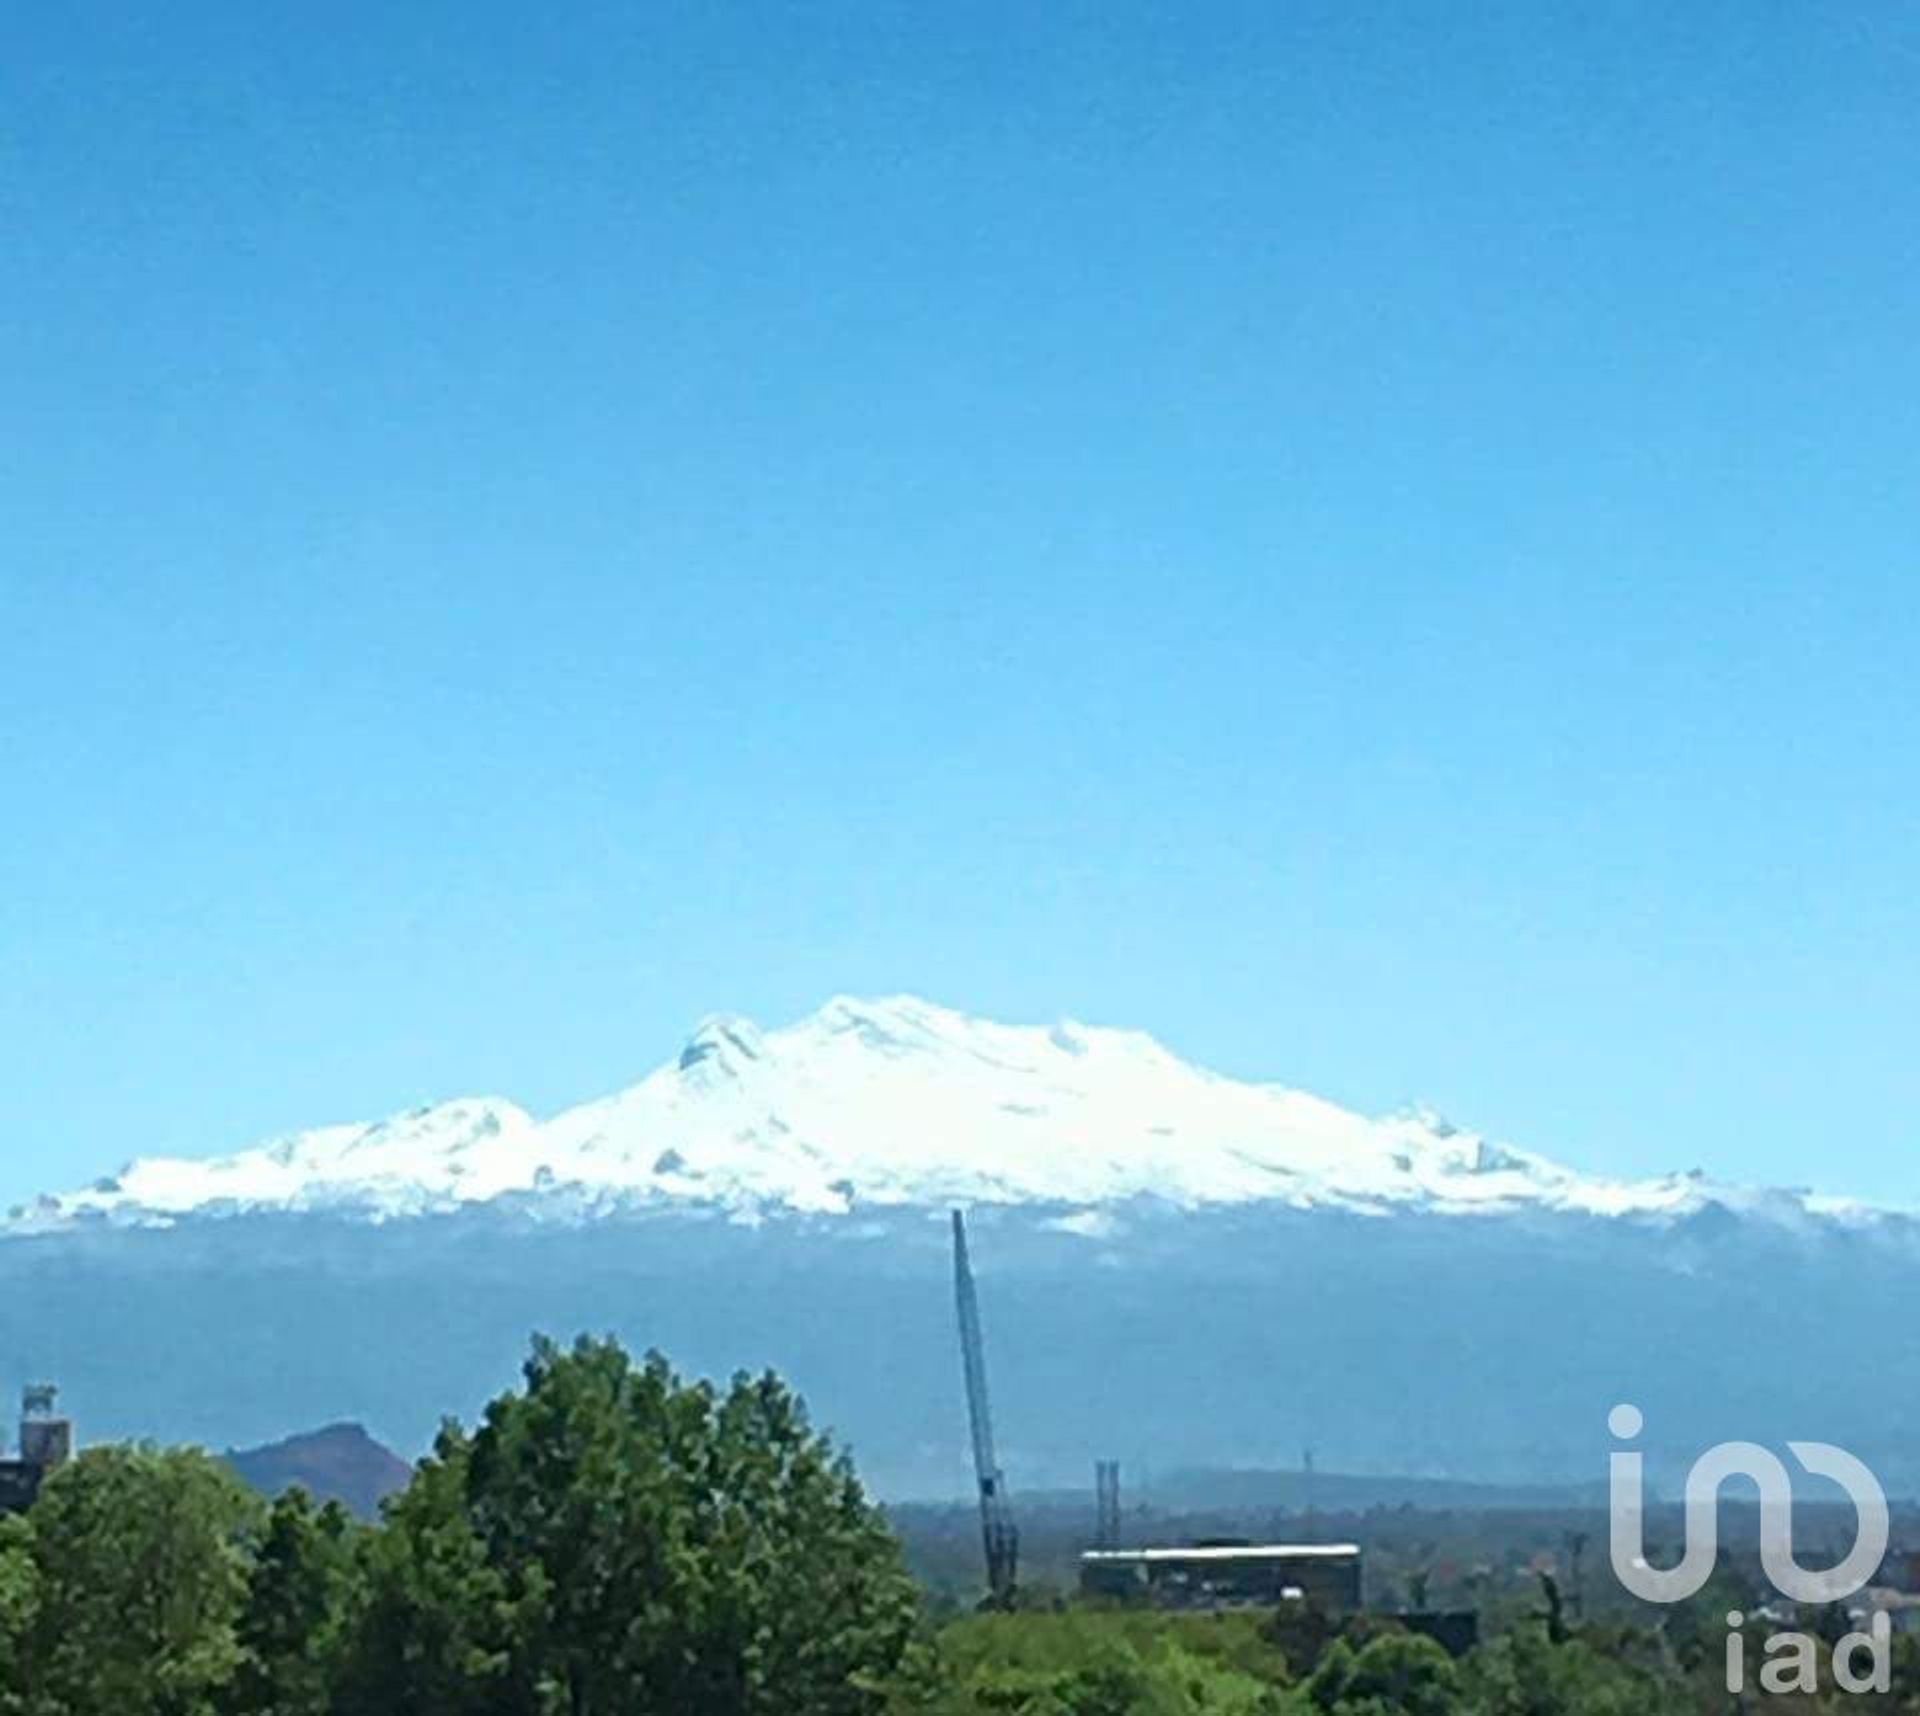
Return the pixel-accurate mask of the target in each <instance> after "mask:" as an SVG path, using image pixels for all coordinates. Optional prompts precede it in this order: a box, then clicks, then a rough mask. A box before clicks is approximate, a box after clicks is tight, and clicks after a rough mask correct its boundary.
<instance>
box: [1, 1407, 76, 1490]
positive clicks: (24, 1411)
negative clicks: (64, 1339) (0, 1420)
mask: <svg viewBox="0 0 1920 1716" xmlns="http://www.w3.org/2000/svg"><path fill="white" fill-rule="evenodd" d="M59 1400H60V1393H59V1390H58V1389H56V1388H54V1387H53V1386H52V1385H51V1384H50V1383H35V1384H33V1385H32V1386H30V1387H28V1388H26V1389H24V1390H23V1391H22V1392H21V1396H20V1452H19V1453H18V1455H16V1456H15V1457H14V1458H13V1459H11V1460H0V1513H24V1512H26V1510H27V1509H28V1508H30V1507H32V1506H33V1503H34V1498H35V1497H37V1496H38V1495H39V1494H40V1486H41V1485H42V1484H43V1483H45V1482H46V1479H47V1474H48V1473H49V1472H54V1471H58V1470H59V1469H60V1467H62V1466H64V1465H65V1464H66V1463H67V1462H68V1461H69V1460H70V1459H72V1458H73V1422H72V1420H71V1419H67V1418H62V1417H60V1416H59V1413H58V1406H59Z"/></svg>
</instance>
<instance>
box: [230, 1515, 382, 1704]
mask: <svg viewBox="0 0 1920 1716" xmlns="http://www.w3.org/2000/svg"><path fill="white" fill-rule="evenodd" d="M358 1536H359V1532H358V1531H357V1529H356V1527H355V1526H354V1523H353V1521H352V1519H351V1518H350V1516H349V1515H348V1514H347V1512H346V1510H345V1509H344V1508H342V1507H341V1506H340V1505H339V1504H338V1503H337V1502H329V1503H328V1504H327V1505H326V1506H325V1507H315V1506H314V1504H313V1501H312V1499H311V1498H310V1497H309V1496H308V1495H307V1493H306V1491H304V1490H301V1489H292V1490H289V1491H287V1493H286V1494H285V1495H283V1496H281V1497H280V1498H279V1500H278V1501H276V1502H275V1503H274V1504H273V1509H272V1512H271V1513H270V1514H269V1516H268V1518H267V1524H266V1529H265V1531H264V1533H263V1534H262V1536H261V1539H260V1544H259V1548H258V1550H257V1551H256V1553H255V1556H254V1560H253V1565H252V1567H251V1569H250V1570H249V1573H248V1579H247V1592H246V1599H245V1602H244V1603H243V1605H242V1607H241V1611H240V1616H239V1620H238V1622H237V1624H236V1632H237V1635H238V1638H239V1642H240V1649H241V1657H240V1663H239V1667H238V1670H237V1672H236V1673H235V1676H234V1680H233V1684H232V1687H231V1690H230V1692H229V1694H228V1696H227V1698H226V1700H225V1705H226V1708H227V1710H228V1711H229V1712H231V1716H326V1713H327V1711H328V1710H329V1708H330V1706H331V1700H332V1696H333V1688H334V1683H335V1681H336V1679H337V1677H338V1668H339V1664H338V1657H339V1652H340V1648H341V1644H342V1629H343V1626H344V1624H345V1622H346V1620H347V1617H348V1615H349V1612H350V1607H351V1604H352V1602H353V1599H354V1595H355V1590H356V1579H357V1575H358V1573H359V1557H358V1554H357V1549H358V1543H357V1538H358Z"/></svg>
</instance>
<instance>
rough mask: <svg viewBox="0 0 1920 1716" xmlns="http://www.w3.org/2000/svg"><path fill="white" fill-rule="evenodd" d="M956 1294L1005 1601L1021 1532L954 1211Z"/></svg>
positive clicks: (985, 1525) (997, 1590) (998, 1591)
mask: <svg viewBox="0 0 1920 1716" xmlns="http://www.w3.org/2000/svg"><path fill="white" fill-rule="evenodd" d="M953 1297H954V1304H955V1306H956V1308H957V1309H958V1311H959V1314H960V1364H961V1368H962V1370H963V1371H964V1372H965V1374H966V1381H967V1428H968V1430H969V1432H970V1433H971V1435H972V1438H973V1474H974V1479H975V1481H976V1482H977V1483H978V1485H979V1487H980V1541H981V1547H982V1549H983V1550H984V1551H985V1554H986V1561H987V1595H988V1598H989V1600H990V1601H992V1602H994V1603H996V1604H999V1605H1001V1606H1006V1605H1008V1604H1010V1603H1011V1602H1012V1600H1013V1589H1014V1581H1015V1577H1016V1575H1017V1572H1018V1568H1019V1561H1020V1533H1019V1532H1018V1530H1017V1529H1015V1526H1014V1523H1013V1514H1012V1511H1011V1509H1009V1508H1008V1506H1007V1484H1006V1479H1005V1477H1004V1476H1003V1475H1002V1473H1001V1471H1000V1465H999V1462H998V1460H996V1459H995V1458H994V1452H993V1411H992V1408H991V1407H990V1406H989V1405H988V1403H987V1355H986V1347H985V1344H984V1343H983V1342H982V1340H981V1338H980V1296H979V1294H978V1293H977V1292H975V1290H974V1285H973V1265H972V1263H971V1262H970V1261H969V1259H968V1256H967V1222H966V1217H965V1216H963V1215H962V1214H961V1213H960V1211H958V1210H955V1211H954V1212H953Z"/></svg>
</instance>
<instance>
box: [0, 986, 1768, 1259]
mask: <svg viewBox="0 0 1920 1716" xmlns="http://www.w3.org/2000/svg"><path fill="white" fill-rule="evenodd" d="M1729 1195H1731V1196H1736V1197H1737V1196H1738V1194H1724V1193H1722V1192H1720V1191H1717V1190H1716V1189H1715V1188H1713V1187H1712V1186H1711V1185H1709V1184H1706V1183H1703V1182H1699V1181H1691V1180H1684V1179H1675V1178H1669V1179H1666V1180H1660V1181H1649V1182H1641V1183H1634V1184H1622V1183H1616V1182H1610V1181H1605V1180H1600V1179H1594V1178H1590V1177H1586V1176H1583V1175H1580V1174H1577V1173H1575V1172H1573V1171H1572V1170H1570V1169H1567V1168H1564V1167H1561V1166H1559V1165H1558V1164H1556V1163H1554V1162H1552V1161H1549V1160H1548V1159H1546V1158H1544V1157H1540V1156H1536V1155H1532V1154H1529V1153H1526V1152H1523V1151H1519V1150H1515V1149H1512V1148H1509V1147H1507V1146H1504V1145H1500V1144H1497V1143H1495V1142H1493V1141H1491V1140H1488V1139H1486V1138H1483V1137H1481V1136H1480V1135H1478V1134H1476V1133H1474V1132H1471V1131H1469V1130H1466V1129H1463V1128H1460V1127H1457V1126H1455V1125H1453V1124H1452V1123H1451V1122H1448V1121H1446V1120H1443V1119H1442V1118H1441V1117H1440V1116H1438V1115H1436V1114H1433V1113H1431V1112H1428V1111H1423V1110H1415V1111H1413V1112H1410V1113H1403V1114H1399V1115H1392V1116H1388V1117H1386V1118H1384V1119H1369V1118H1367V1117H1365V1116H1363V1115H1359V1114H1356V1113H1353V1112H1352V1111H1350V1110H1348V1109H1344V1108H1341V1107H1339V1106H1337V1105H1336V1104H1333V1103H1330V1102H1326V1101H1323V1100H1322V1099H1320V1098H1318V1097H1314V1096H1311V1095H1308V1094H1306V1093H1304V1092H1301V1091H1297V1090H1292V1089H1289V1088H1286V1087H1284V1086H1280V1085H1274V1084H1253V1083H1243V1082H1240V1081H1238V1080H1235V1079H1231V1078H1227V1077H1224V1076H1222V1075H1220V1074H1217V1073H1212V1072H1209V1071H1206V1070H1205V1069H1203V1068H1200V1067H1197V1066H1194V1065H1192V1064H1190V1063H1188V1062H1186V1061H1184V1060H1182V1059H1181V1058H1180V1057H1179V1056H1177V1055H1175V1054H1173V1053H1171V1052H1170V1051H1169V1050H1167V1049H1166V1048H1164V1047H1163V1046H1162V1045H1161V1044H1160V1043H1158V1042H1156V1041H1155V1040H1154V1039H1153V1038H1152V1037H1150V1036H1147V1035H1145V1034H1144V1033H1141V1032H1137V1031H1127V1030H1115V1029H1110V1028H1108V1027H1104V1026H1092V1025H1085V1024H1081V1023H1079V1022H1077V1021H1074V1020H1061V1021H1058V1022H1056V1023H1054V1024H1052V1025H1047V1026H1030V1025H1006V1024H1000V1023H997V1022H995V1021H993V1020H989V1019H984V1018H979V1017H975V1016H972V1015H969V1014H965V1013H961V1012H957V1011H955V1010H953V1009H951V1008H947V1007H942V1006H939V1005H937V1004H935V1003H933V1002H930V1001H926V1000H922V999H920V998H919V997H917V996H911V995H892V996H886V997H881V998H877V999H865V998H861V997H857V996H851V995H836V996H835V997H834V998H833V999H831V1000H830V1001H828V1002H827V1003H826V1004H825V1005H824V1006H823V1007H821V1008H820V1009H819V1010H818V1011H817V1012H815V1013H813V1014H811V1015H809V1016H808V1017H806V1018H804V1019H801V1020H799V1021H798V1022H797V1023H795V1024H792V1025H788V1026H785V1027H782V1028H780V1029H777V1030H773V1031H763V1030H762V1029H761V1028H760V1027H759V1026H758V1025H756V1024H755V1023H754V1022H753V1021H752V1020H750V1019H747V1018H744V1017H742V1016H740V1015H737V1014H730V1013H720V1014H713V1015H710V1016H709V1017H707V1018H706V1019H704V1020H702V1021H701V1022H700V1024H699V1025H698V1026H697V1027H696V1028H695V1030H694V1031H693V1033H692V1035H691V1036H690V1037H689V1038H688V1039H687V1041H686V1043H685V1044H684V1046H683V1047H682V1048H681V1050H680V1052H679V1054H678V1055H677V1056H675V1057H674V1058H673V1059H671V1060H670V1061H668V1062H667V1063H666V1064H665V1065H663V1066H662V1067H660V1068H659V1069H658V1070H656V1071H655V1072H654V1073H652V1074H650V1075H649V1076H648V1077H646V1078H645V1079H643V1080H642V1081H641V1082H640V1083H638V1084H636V1085H633V1086H631V1087H629V1088H628V1089H626V1090H623V1091H620V1092H618V1093H616V1094H615V1095H613V1096H609V1097H605V1098H602V1099H600V1100H598V1101H594V1102H589V1103H586V1104H583V1105H582V1106H580V1107H577V1108H572V1109H568V1110H566V1111H565V1112H563V1113H561V1114H558V1115H555V1116H553V1117H552V1118H551V1119H548V1120H545V1121H537V1120H535V1119H534V1118H533V1117H532V1116H531V1115H529V1114H527V1113H526V1112H525V1111H524V1110H523V1109H520V1108H518V1107H516V1106H515V1105H514V1104H512V1103H510V1102H506V1101H503V1100H500V1099H497V1098H470V1099H464V1100H458V1101H452V1102H445V1103H440V1104H435V1105H433V1106H430V1107H425V1108H416V1109H412V1110H409V1111H407V1112H406V1113H403V1114H400V1115H396V1116H394V1117H393V1118H391V1119H388V1120H384V1121H380V1122H377V1123H375V1124H372V1125H366V1126H333V1127H324V1128H321V1129H319V1130H317V1131H313V1132H305V1133H298V1134H294V1135H292V1136H289V1137H285V1138H279V1139H273V1140H269V1141H268V1142H266V1143H264V1144H261V1145H257V1146H255V1147H254V1148H252V1149H249V1150H243V1151H241V1152H239V1153H238V1154H235V1155H231V1156H226V1157H213V1158H205V1159H187V1158H140V1159H137V1160H136V1161H134V1162H133V1163H131V1164H129V1166H128V1167H127V1168H126V1169H125V1170H124V1171H123V1172H122V1173H121V1174H120V1175H119V1176H117V1177H116V1178H113V1179H110V1180H103V1181H100V1182H97V1183H96V1184H95V1185H93V1186H92V1187H89V1188H88V1189H86V1190H84V1191H79V1192H73V1193H68V1194H66V1195H64V1196H58V1197H52V1198H46V1199H42V1200H40V1202H39V1203H38V1204H36V1205H35V1206H33V1207H32V1208H31V1209H29V1210H24V1211H16V1212H15V1218H14V1222H13V1224H12V1225H13V1227H14V1228H15V1230H16V1231H17V1230H20V1229H44V1228H49V1227H53V1228H58V1227H68V1226H73V1225H76V1224H84V1223H92V1222H107V1223H115V1224H125V1223H134V1224H156V1223H158V1224H164V1223H167V1222H171V1221H176V1220H181V1219H186V1218H189V1217H204V1216H218V1215H226V1214H233V1213H237V1212H241V1211H245V1210H258V1209H271V1210H289V1211H331V1212H337V1213H345V1214H351V1215H355V1216H360V1217H365V1218H369V1219H375V1220H383V1219H397V1218H402V1217H408V1216H417V1215H425V1214H431V1213H433V1212H435V1211H441V1210H449V1209H455V1208H464V1207H473V1206H477V1205H484V1204H491V1203H497V1202H508V1203H521V1204H524V1203H527V1202H529V1201H531V1202H536V1203H537V1202H541V1201H542V1200H545V1201H548V1202H550V1203H551V1204H552V1205H553V1207H555V1208H556V1209H564V1210H568V1211H573V1212H582V1211H586V1212H592V1211H603V1210H605V1209H607V1208H609V1207H611V1208H630V1209H637V1208H654V1207H660V1208H673V1207H683V1206H698V1207H703V1208H710V1209H717V1210H720V1211H723V1212H725V1213H728V1214H731V1215H734V1216H736V1217H742V1218H746V1219H757V1218H759V1217H760V1216H763V1215H766V1214H770V1213H778V1212H781V1211H786V1212H797V1213H805V1214H815V1215H829V1216H830V1215H844V1214H846V1213H848V1212H849V1211H851V1210H852V1209H854V1208H855V1207H856V1206H867V1207H872V1206H894V1207H916V1206H923V1207H928V1208H932V1207H937V1206H943V1205H945V1204H948V1203H954V1202H961V1203H1007V1204H1031V1205H1044V1206H1049V1207H1055V1208H1058V1209H1059V1210H1060V1212H1061V1214H1062V1215H1063V1217H1070V1216H1073V1215H1074V1213H1075V1212H1081V1213H1083V1214H1084V1213H1085V1212H1091V1211H1108V1212H1110V1211H1112V1210H1113V1209H1114V1208H1115V1207H1116V1206H1119V1205H1123V1204H1125V1203H1127V1202H1129V1201H1131V1200H1138V1199H1146V1200H1152V1201H1154V1202H1157V1203H1160V1204H1164V1205H1171V1206H1178V1207H1198V1206H1202V1205H1220V1204H1252V1203H1260V1202H1270V1203H1275V1204H1281V1205H1287V1206H1290V1207H1294V1208H1312V1207H1320V1206H1329V1207H1337V1208H1345V1209H1349V1210H1354V1211H1359V1212H1362V1213H1367V1214H1386V1213H1391V1212H1394V1211H1398V1210H1414V1209H1418V1210H1427V1211H1435V1212H1441V1213H1447V1214H1471V1213H1482V1214H1485V1213H1492V1212H1499V1211H1511V1210H1516V1209H1525V1208H1535V1209H1541V1208H1545V1209H1553V1210H1566V1211H1574V1212H1579V1213H1585V1214H1592V1215H1620V1214H1636V1215H1660V1216H1668V1215H1674V1214H1680V1213H1686V1212H1688V1211H1690V1210H1693V1209H1697V1208H1699V1207H1701V1206H1702V1205H1703V1204H1705V1203H1708V1202H1713V1201H1723V1200H1724V1198H1725V1197H1726V1196H1729ZM1800 1202H1801V1203H1804V1202H1805V1200H1800ZM1109 1225H1110V1224H1108V1223H1106V1222H1104V1221H1082V1222H1081V1223H1080V1229H1083V1230H1084V1231H1086V1232H1088V1233H1094V1232H1098V1231H1105V1230H1106V1229H1107V1228H1108V1227H1109Z"/></svg>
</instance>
